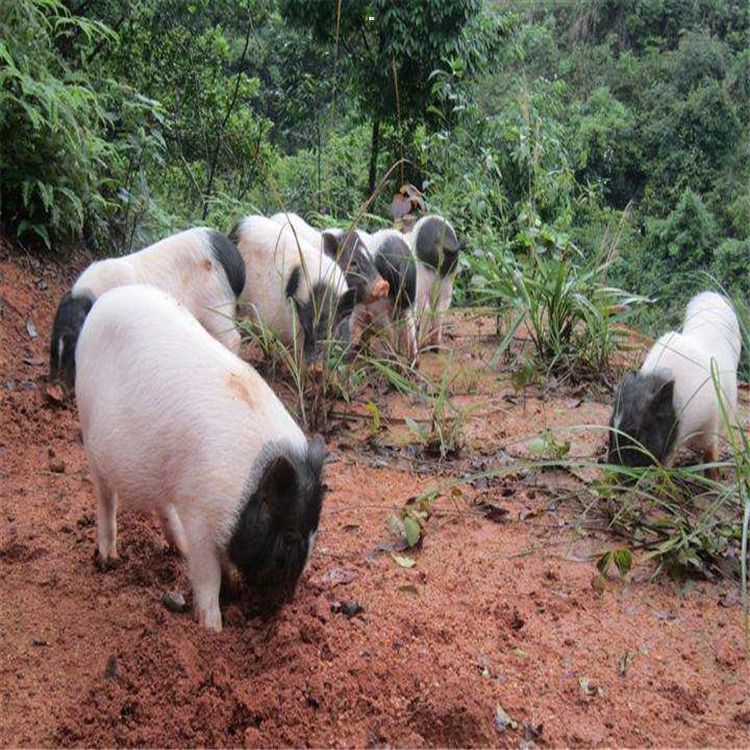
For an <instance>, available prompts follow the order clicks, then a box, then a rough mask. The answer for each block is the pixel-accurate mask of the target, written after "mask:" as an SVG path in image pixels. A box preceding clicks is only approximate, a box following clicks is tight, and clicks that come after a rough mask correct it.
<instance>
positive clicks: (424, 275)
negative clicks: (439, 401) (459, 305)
mask: <svg viewBox="0 0 750 750" xmlns="http://www.w3.org/2000/svg"><path fill="white" fill-rule="evenodd" d="M404 237H405V238H406V240H407V242H408V243H409V245H410V247H411V249H412V251H413V253H414V256H415V258H416V259H417V291H416V306H415V315H416V319H417V325H418V327H419V341H420V345H427V346H431V345H435V344H436V345H437V346H442V343H443V326H444V318H445V313H446V312H447V310H448V308H449V307H450V305H451V301H452V299H453V284H454V282H455V279H456V274H457V272H458V258H459V254H460V252H461V249H462V246H461V243H460V242H459V241H458V237H457V236H456V232H455V230H454V229H453V227H452V226H451V224H450V222H448V220H447V219H444V218H443V217H442V216H437V215H435V214H428V215H427V216H423V217H422V218H421V219H419V220H418V221H417V222H416V223H415V224H414V226H413V227H412V228H411V229H410V230H409V231H407V232H406V233H405V234H404Z"/></svg>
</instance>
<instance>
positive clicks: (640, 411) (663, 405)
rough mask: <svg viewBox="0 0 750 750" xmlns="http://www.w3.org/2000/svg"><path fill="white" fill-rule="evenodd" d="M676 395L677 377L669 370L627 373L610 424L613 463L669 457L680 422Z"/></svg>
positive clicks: (640, 463) (642, 462)
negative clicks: (675, 405) (675, 399)
mask: <svg viewBox="0 0 750 750" xmlns="http://www.w3.org/2000/svg"><path fill="white" fill-rule="evenodd" d="M673 394H674V378H672V376H671V373H669V372H667V371H662V372H658V373H652V374H650V375H640V374H636V373H634V372H630V373H628V374H627V375H626V376H625V379H624V380H623V382H622V384H621V385H620V387H619V389H618V391H617V395H616V397H615V407H614V410H613V412H612V417H611V419H610V423H609V426H610V432H609V457H608V460H609V463H612V464H619V465H622V466H648V465H649V464H650V463H653V459H656V460H657V461H660V462H661V461H663V460H664V459H665V457H666V456H667V455H668V453H669V451H670V449H671V447H672V445H673V443H674V441H675V439H676V438H677V431H678V424H679V423H678V419H677V414H676V413H675V409H674V405H673V403H672V397H673ZM652 456H653V458H652Z"/></svg>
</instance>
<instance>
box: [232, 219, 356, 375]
mask: <svg viewBox="0 0 750 750" xmlns="http://www.w3.org/2000/svg"><path fill="white" fill-rule="evenodd" d="M230 238H232V239H233V241H234V242H235V243H236V244H237V248H238V250H239V252H240V255H241V257H242V260H243V262H244V264H245V271H246V277H247V280H246V282H245V289H244V291H243V293H242V295H241V297H240V308H241V314H243V315H250V316H253V317H255V318H257V319H258V320H259V321H260V322H261V323H263V324H264V325H266V326H268V327H269V328H270V329H271V330H272V331H274V332H275V334H276V335H277V336H278V337H279V339H280V340H281V341H282V342H283V343H284V344H285V345H286V346H290V345H292V344H293V342H294V341H295V339H300V337H301V340H302V342H303V353H304V357H305V362H306V363H307V364H308V365H316V366H317V365H318V364H319V362H320V358H321V356H322V354H323V352H324V343H325V341H327V340H330V339H332V338H333V339H342V340H344V342H345V343H346V341H347V338H348V331H347V327H346V325H345V322H346V319H347V318H348V317H349V315H351V312H352V310H353V308H354V304H355V302H356V291H355V290H354V289H350V288H349V286H348V284H347V282H346V278H345V276H344V273H343V271H342V270H341V268H339V266H338V265H337V264H336V262H335V261H334V260H332V259H331V258H329V257H328V256H327V255H325V254H324V253H322V252H321V251H320V250H319V249H318V248H315V247H313V246H312V245H311V244H309V243H308V242H306V241H305V240H304V239H303V238H302V237H300V236H297V235H295V233H294V232H293V231H292V229H291V227H290V226H289V225H284V226H282V225H280V224H277V223H276V222H274V221H272V220H271V219H267V218H265V217H263V216H246V217H245V218H244V219H241V220H240V221H239V222H238V223H237V224H236V226H235V227H234V229H233V230H232V232H231V234H230Z"/></svg>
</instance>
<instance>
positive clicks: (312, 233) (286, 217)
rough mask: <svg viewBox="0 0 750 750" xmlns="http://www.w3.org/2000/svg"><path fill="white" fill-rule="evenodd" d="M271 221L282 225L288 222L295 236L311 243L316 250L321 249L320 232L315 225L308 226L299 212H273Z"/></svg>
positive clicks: (321, 239) (321, 238)
mask: <svg viewBox="0 0 750 750" xmlns="http://www.w3.org/2000/svg"><path fill="white" fill-rule="evenodd" d="M271 221H274V222H276V223H277V224H278V225H279V226H282V227H283V226H286V225H287V224H288V225H289V226H291V227H292V229H293V230H294V232H295V233H296V235H297V237H299V238H300V239H301V240H304V241H305V242H307V243H308V245H312V246H313V247H314V248H316V249H317V250H322V248H323V237H322V234H321V232H320V231H319V230H317V229H315V227H312V226H310V225H309V224H308V223H307V222H306V221H305V220H304V219H303V218H302V217H301V216H299V214H295V213H292V212H286V211H282V212H281V213H278V214H274V215H273V216H272V217H271Z"/></svg>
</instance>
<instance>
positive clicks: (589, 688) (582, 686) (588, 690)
mask: <svg viewBox="0 0 750 750" xmlns="http://www.w3.org/2000/svg"><path fill="white" fill-rule="evenodd" d="M578 688H579V690H580V691H581V694H582V695H585V696H586V697H587V698H591V697H592V696H594V695H598V696H599V697H601V696H603V695H604V688H602V687H599V686H598V685H594V684H592V682H591V680H590V679H589V678H588V677H579V678H578Z"/></svg>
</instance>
